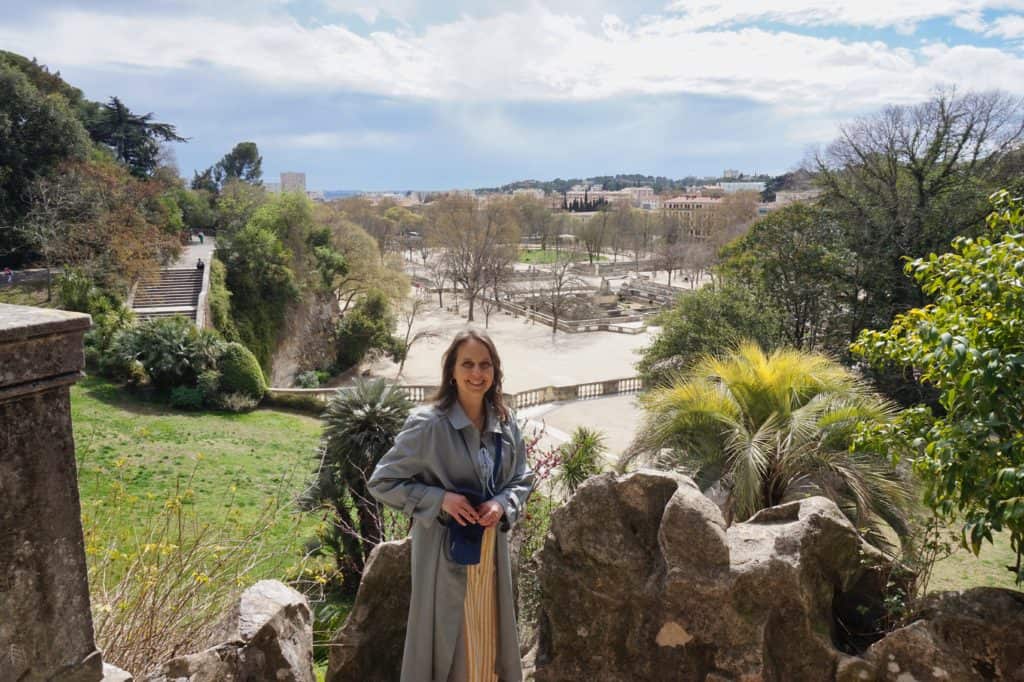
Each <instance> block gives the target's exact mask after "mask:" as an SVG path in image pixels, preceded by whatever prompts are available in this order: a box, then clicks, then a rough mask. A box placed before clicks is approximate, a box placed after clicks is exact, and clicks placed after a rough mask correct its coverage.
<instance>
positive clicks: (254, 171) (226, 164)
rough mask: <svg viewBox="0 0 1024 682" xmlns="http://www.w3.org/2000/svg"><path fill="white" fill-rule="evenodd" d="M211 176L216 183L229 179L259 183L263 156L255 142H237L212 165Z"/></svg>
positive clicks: (251, 183) (252, 183)
mask: <svg viewBox="0 0 1024 682" xmlns="http://www.w3.org/2000/svg"><path fill="white" fill-rule="evenodd" d="M213 176H214V179H215V181H216V183H217V184H218V185H223V184H224V183H225V182H227V181H229V180H240V181H242V182H247V183H249V184H250V185H259V184H261V180H260V179H261V178H262V177H263V157H262V156H260V152H259V149H258V148H257V147H256V143H255V142H239V143H238V144H236V145H235V146H234V148H233V149H232V150H231V151H230V152H228V153H227V154H225V155H224V158H222V159H221V160H220V161H218V162H217V165H216V166H214V167H213Z"/></svg>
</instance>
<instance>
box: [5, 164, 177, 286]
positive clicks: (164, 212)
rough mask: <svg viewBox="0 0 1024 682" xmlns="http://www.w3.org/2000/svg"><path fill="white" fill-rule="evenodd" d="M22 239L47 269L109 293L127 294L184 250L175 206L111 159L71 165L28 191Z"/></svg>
mask: <svg viewBox="0 0 1024 682" xmlns="http://www.w3.org/2000/svg"><path fill="white" fill-rule="evenodd" d="M29 197H30V200H31V205H32V209H31V210H30V211H29V213H28V215H27V216H26V217H25V218H24V219H23V220H22V222H21V223H20V225H19V228H18V229H19V231H20V233H21V235H22V240H23V241H24V242H25V243H28V244H31V245H32V247H33V248H34V249H36V250H37V251H38V252H39V253H41V254H42V255H43V257H44V258H45V259H46V262H47V265H50V266H56V265H61V266H73V267H76V268H80V269H82V270H83V271H84V272H85V273H86V274H87V275H88V276H89V277H90V278H92V279H93V280H95V281H96V282H98V283H100V284H101V285H102V286H104V287H105V288H108V289H117V288H121V289H122V291H127V287H128V286H129V285H130V284H131V282H132V281H133V280H135V279H137V278H138V277H140V276H141V275H143V274H145V273H148V272H153V271H155V270H157V269H158V268H159V267H160V265H161V264H163V263H164V262H166V261H168V260H170V259H171V258H173V257H175V256H177V254H178V253H179V252H180V250H181V243H180V241H179V239H178V233H179V230H180V214H177V216H176V217H177V221H175V220H173V219H172V218H173V217H174V216H171V215H170V211H171V210H172V209H173V210H177V207H176V206H174V205H173V202H172V203H168V202H165V201H162V198H163V197H162V193H161V188H160V187H159V186H158V185H157V184H156V183H153V182H140V181H139V180H137V179H135V178H133V177H132V176H131V175H129V174H128V173H127V172H126V171H125V169H124V168H123V167H121V166H119V165H117V164H115V163H113V162H112V161H107V162H106V163H103V162H96V161H87V162H69V163H66V164H64V165H62V166H61V167H60V168H59V169H58V170H57V171H55V172H54V173H52V174H51V175H50V176H48V177H44V178H40V179H38V180H37V181H36V182H35V183H34V184H33V185H32V186H31V188H30V189H29Z"/></svg>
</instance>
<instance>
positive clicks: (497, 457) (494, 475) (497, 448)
mask: <svg viewBox="0 0 1024 682" xmlns="http://www.w3.org/2000/svg"><path fill="white" fill-rule="evenodd" d="M500 475H501V431H499V432H498V433H495V434H494V470H493V471H492V472H491V490H493V491H494V494H495V495H497V494H498V476H500Z"/></svg>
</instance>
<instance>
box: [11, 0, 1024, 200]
mask: <svg viewBox="0 0 1024 682" xmlns="http://www.w3.org/2000/svg"><path fill="white" fill-rule="evenodd" d="M439 5H440V4H439V3H435V4H427V3H420V2H415V1H414V0H388V1H386V2H379V3H375V4H374V5H373V6H367V5H365V4H363V3H361V2H356V1H350V0H292V1H282V0H257V1H255V2H251V3H248V4H247V5H246V6H245V8H244V10H242V11H239V10H238V9H237V7H236V6H232V7H230V8H227V7H219V6H217V5H214V4H212V3H207V2H203V1H201V0H162V1H161V2H157V3H150V4H148V5H147V6H145V7H140V6H139V3H129V2H126V1H124V0H100V1H99V2H91V3H84V2H81V1H80V0H79V1H78V2H74V1H72V0H48V1H46V2H40V3H34V4H32V5H29V4H27V3H21V4H17V3H13V2H9V1H8V0H3V1H2V2H0V6H2V7H3V9H4V19H3V20H2V22H0V49H6V50H10V51H13V52H17V53H19V54H23V55H25V56H28V57H35V58H37V59H38V60H39V61H40V62H41V63H43V64H46V65H47V66H48V67H50V68H51V69H52V70H54V71H59V72H60V73H61V74H62V76H64V78H65V79H66V80H67V81H68V82H70V83H71V84H72V85H74V86H76V87H79V88H81V89H82V90H83V92H84V93H85V96H86V97H88V98H89V99H93V100H98V101H106V100H107V99H108V98H109V97H111V96H117V97H119V98H120V99H121V100H122V101H124V102H125V104H126V105H127V106H129V107H130V108H131V109H132V110H133V111H136V112H139V113H145V112H150V111H151V112H153V113H154V114H155V116H156V118H157V120H160V121H166V122H169V123H172V124H174V125H176V126H177V128H178V132H179V134H181V135H183V136H185V137H187V138H189V142H188V143H187V144H179V145H175V146H174V148H175V153H176V156H177V160H178V165H179V168H180V170H181V172H182V175H184V176H186V177H190V176H191V174H192V171H193V170H196V169H200V170H201V169H203V168H206V167H208V166H210V165H212V164H213V163H215V162H216V161H217V160H218V159H219V158H220V157H221V156H223V155H224V154H225V153H226V152H228V151H229V150H230V149H231V148H232V147H233V146H234V144H235V143H237V142H240V141H243V140H251V141H253V142H256V144H257V145H258V146H259V148H260V152H261V154H262V155H263V159H264V161H263V170H264V175H265V177H266V178H268V179H270V180H273V179H274V178H276V177H277V175H278V174H279V173H281V172H283V171H300V172H304V173H305V174H306V177H307V186H308V188H310V189H318V190H366V191H383V190H401V189H419V190H441V189H448V188H455V187H459V188H472V187H488V186H499V185H502V184H506V183H510V182H514V181H517V180H525V179H536V180H550V179H554V178H556V177H561V178H571V177H577V178H587V177H593V176H599V175H613V174H616V173H639V174H649V175H663V176H667V177H672V178H680V177H684V176H687V175H697V176H704V175H707V176H715V175H718V174H720V173H722V171H723V169H727V168H731V169H740V170H742V171H743V172H745V173H754V172H763V173H768V174H771V175H776V174H779V173H782V172H785V171H787V170H791V169H793V168H794V167H796V166H797V165H798V164H799V163H800V162H801V161H802V159H803V158H804V157H805V155H806V154H807V153H808V150H809V149H812V148H814V147H815V146H820V145H825V144H827V143H828V142H830V141H831V140H832V139H834V138H835V136H836V134H837V132H838V126H839V125H840V124H841V123H843V122H848V121H851V120H852V119H853V118H854V117H856V116H858V115H863V114H866V113H870V112H873V111H876V110H878V109H880V108H881V107H882V106H885V105H886V104H912V103H915V102H918V101H922V100H924V99H926V98H927V97H928V96H929V95H930V94H931V93H932V92H934V90H935V88H937V87H942V86H955V87H958V88H959V89H960V90H961V91H963V90H968V89H990V88H1000V89H1003V90H1006V91H1008V92H1010V93H1011V94H1014V95H1017V96H1020V95H1021V94H1022V93H1024V78H1022V76H1024V58H1022V54H1021V45H1022V43H1021V38H1024V17H1022V16H1021V14H1020V13H1019V11H1011V10H1017V9H1018V8H1019V7H1020V6H1019V5H1018V4H1017V3H1015V2H1005V1H1004V2H985V1H976V2H956V3H954V2H945V3H943V2H934V1H932V2H927V3H926V2H923V1H921V0H914V1H912V2H905V3H902V4H901V5H899V6H893V5H891V4H889V3H884V4H883V3H881V2H860V3H857V4H856V5H853V4H850V5H839V4H836V3H832V2H825V1H824V0H786V1H785V2H783V3H775V4H774V5H773V6H772V7H771V8H768V9H763V8H761V7H760V6H758V5H757V4H756V3H750V2H744V1H742V0H721V1H716V2H711V1H710V0H697V1H695V2H686V3H682V2H669V3H665V2H660V3H653V2H640V3H629V4H626V3H620V2H611V1H604V0H601V1H599V2H596V3H588V4H587V5H586V6H585V7H584V6H582V5H580V4H579V3H570V2H566V1H562V0H551V1H549V2H528V3H525V4H522V3H517V4H511V3H499V2H495V1H489V0H488V1H483V2H474V3H470V2H468V1H466V2H462V1H458V2H452V3H445V4H443V6H439Z"/></svg>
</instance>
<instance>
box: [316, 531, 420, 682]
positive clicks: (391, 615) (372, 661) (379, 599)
mask: <svg viewBox="0 0 1024 682" xmlns="http://www.w3.org/2000/svg"><path fill="white" fill-rule="evenodd" d="M411 590H412V540H410V539H408V538H406V539H405V540H401V541H399V542H385V543H382V544H380V545H377V546H376V547H375V548H374V549H373V552H372V553H371V554H370V559H369V561H367V563H366V568H365V569H364V570H363V579H362V582H360V583H359V594H358V595H357V596H356V603H355V605H354V606H353V607H352V612H351V613H350V614H349V616H348V619H347V620H346V621H345V625H344V627H342V628H341V630H340V631H339V632H338V634H337V636H336V637H335V638H334V641H333V642H332V645H331V658H330V662H329V663H328V666H327V678H326V680H327V682H348V681H349V680H397V679H398V678H399V675H400V673H401V670H402V648H403V646H404V644H405V623H406V620H407V618H408V615H409V594H410V592H411Z"/></svg>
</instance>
